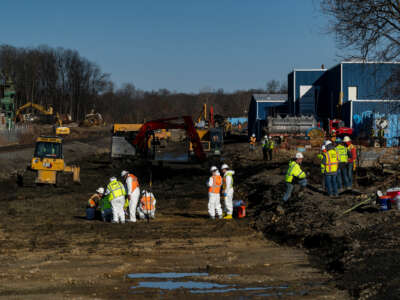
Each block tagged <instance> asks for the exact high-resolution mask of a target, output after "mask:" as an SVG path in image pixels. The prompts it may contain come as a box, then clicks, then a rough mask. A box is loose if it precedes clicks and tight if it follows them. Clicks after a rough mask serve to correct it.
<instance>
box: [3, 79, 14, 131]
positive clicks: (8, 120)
mask: <svg viewBox="0 0 400 300" xmlns="http://www.w3.org/2000/svg"><path fill="white" fill-rule="evenodd" d="M0 88H1V91H0V96H1V98H0V128H1V127H3V128H4V127H5V128H7V129H11V128H12V127H13V125H14V110H15V104H14V98H15V89H14V84H13V82H12V81H11V80H9V79H6V80H5V82H4V85H1V86H0Z"/></svg>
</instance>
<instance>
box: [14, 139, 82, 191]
mask: <svg viewBox="0 0 400 300" xmlns="http://www.w3.org/2000/svg"><path fill="white" fill-rule="evenodd" d="M62 144H63V139H62V138H61V137H45V136H41V137H38V138H37V139H36V146H35V152H34V154H33V158H32V160H31V164H30V165H29V166H28V167H27V169H26V171H25V172H24V173H22V174H18V184H19V185H20V186H31V185H36V184H54V185H64V184H65V177H66V176H70V175H71V174H72V180H73V182H77V183H79V182H80V167H79V166H75V165H72V166H68V165H66V163H65V161H64V155H63V147H62Z"/></svg>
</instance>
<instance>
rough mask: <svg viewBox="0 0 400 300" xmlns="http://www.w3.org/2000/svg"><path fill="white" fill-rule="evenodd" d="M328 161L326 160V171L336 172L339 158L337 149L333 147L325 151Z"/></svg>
mask: <svg viewBox="0 0 400 300" xmlns="http://www.w3.org/2000/svg"><path fill="white" fill-rule="evenodd" d="M324 155H325V158H326V162H325V171H326V173H336V172H337V170H338V165H339V160H338V155H337V153H336V150H335V149H331V150H329V151H327V152H326V153H324Z"/></svg>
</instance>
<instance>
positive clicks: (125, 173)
mask: <svg viewBox="0 0 400 300" xmlns="http://www.w3.org/2000/svg"><path fill="white" fill-rule="evenodd" d="M128 174H129V172H128V171H125V170H124V171H122V172H121V177H124V176H125V175H128Z"/></svg>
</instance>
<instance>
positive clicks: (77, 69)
mask: <svg viewBox="0 0 400 300" xmlns="http://www.w3.org/2000/svg"><path fill="white" fill-rule="evenodd" d="M0 74H1V77H2V78H3V80H4V79H5V78H6V77H8V78H10V79H11V80H12V81H13V82H14V85H15V88H16V98H15V104H16V107H19V106H21V105H23V104H25V103H26V102H29V101H31V102H33V103H37V104H40V105H42V106H44V107H48V106H50V105H51V106H53V108H54V110H55V111H56V112H58V113H60V114H70V115H71V117H72V119H73V120H77V121H80V120H82V119H83V118H84V117H85V115H86V114H88V113H90V111H91V110H92V109H94V110H95V111H97V112H99V113H101V114H102V115H103V118H104V119H105V120H106V121H108V122H143V121H144V120H151V119H157V118H164V117H172V116H180V115H192V116H193V117H197V115H199V114H200V111H201V110H202V105H203V103H207V104H208V105H209V106H213V107H214V112H215V113H216V114H220V115H223V116H232V117H239V116H246V115H247V110H248V105H249V101H250V98H251V94H253V93H265V92H266V91H268V92H272V93H275V92H280V91H282V87H283V88H284V85H280V84H279V82H277V81H271V82H270V83H269V84H267V90H262V89H259V90H256V89H254V90H245V91H236V92H234V93H224V91H223V89H218V90H211V89H205V90H201V91H200V92H199V93H197V94H188V93H177V92H171V91H169V90H167V89H160V90H158V91H143V90H140V89H137V88H136V87H135V86H134V85H133V84H124V85H122V87H120V88H115V86H114V84H113V82H112V81H111V80H110V75H109V74H107V73H104V72H103V71H102V70H101V68H100V67H99V66H98V65H97V64H96V63H94V62H92V61H89V60H88V59H86V58H85V57H82V56H81V55H80V54H79V53H78V51H76V50H70V49H64V48H51V47H48V46H39V47H35V48H17V47H13V46H10V45H1V46H0Z"/></svg>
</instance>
